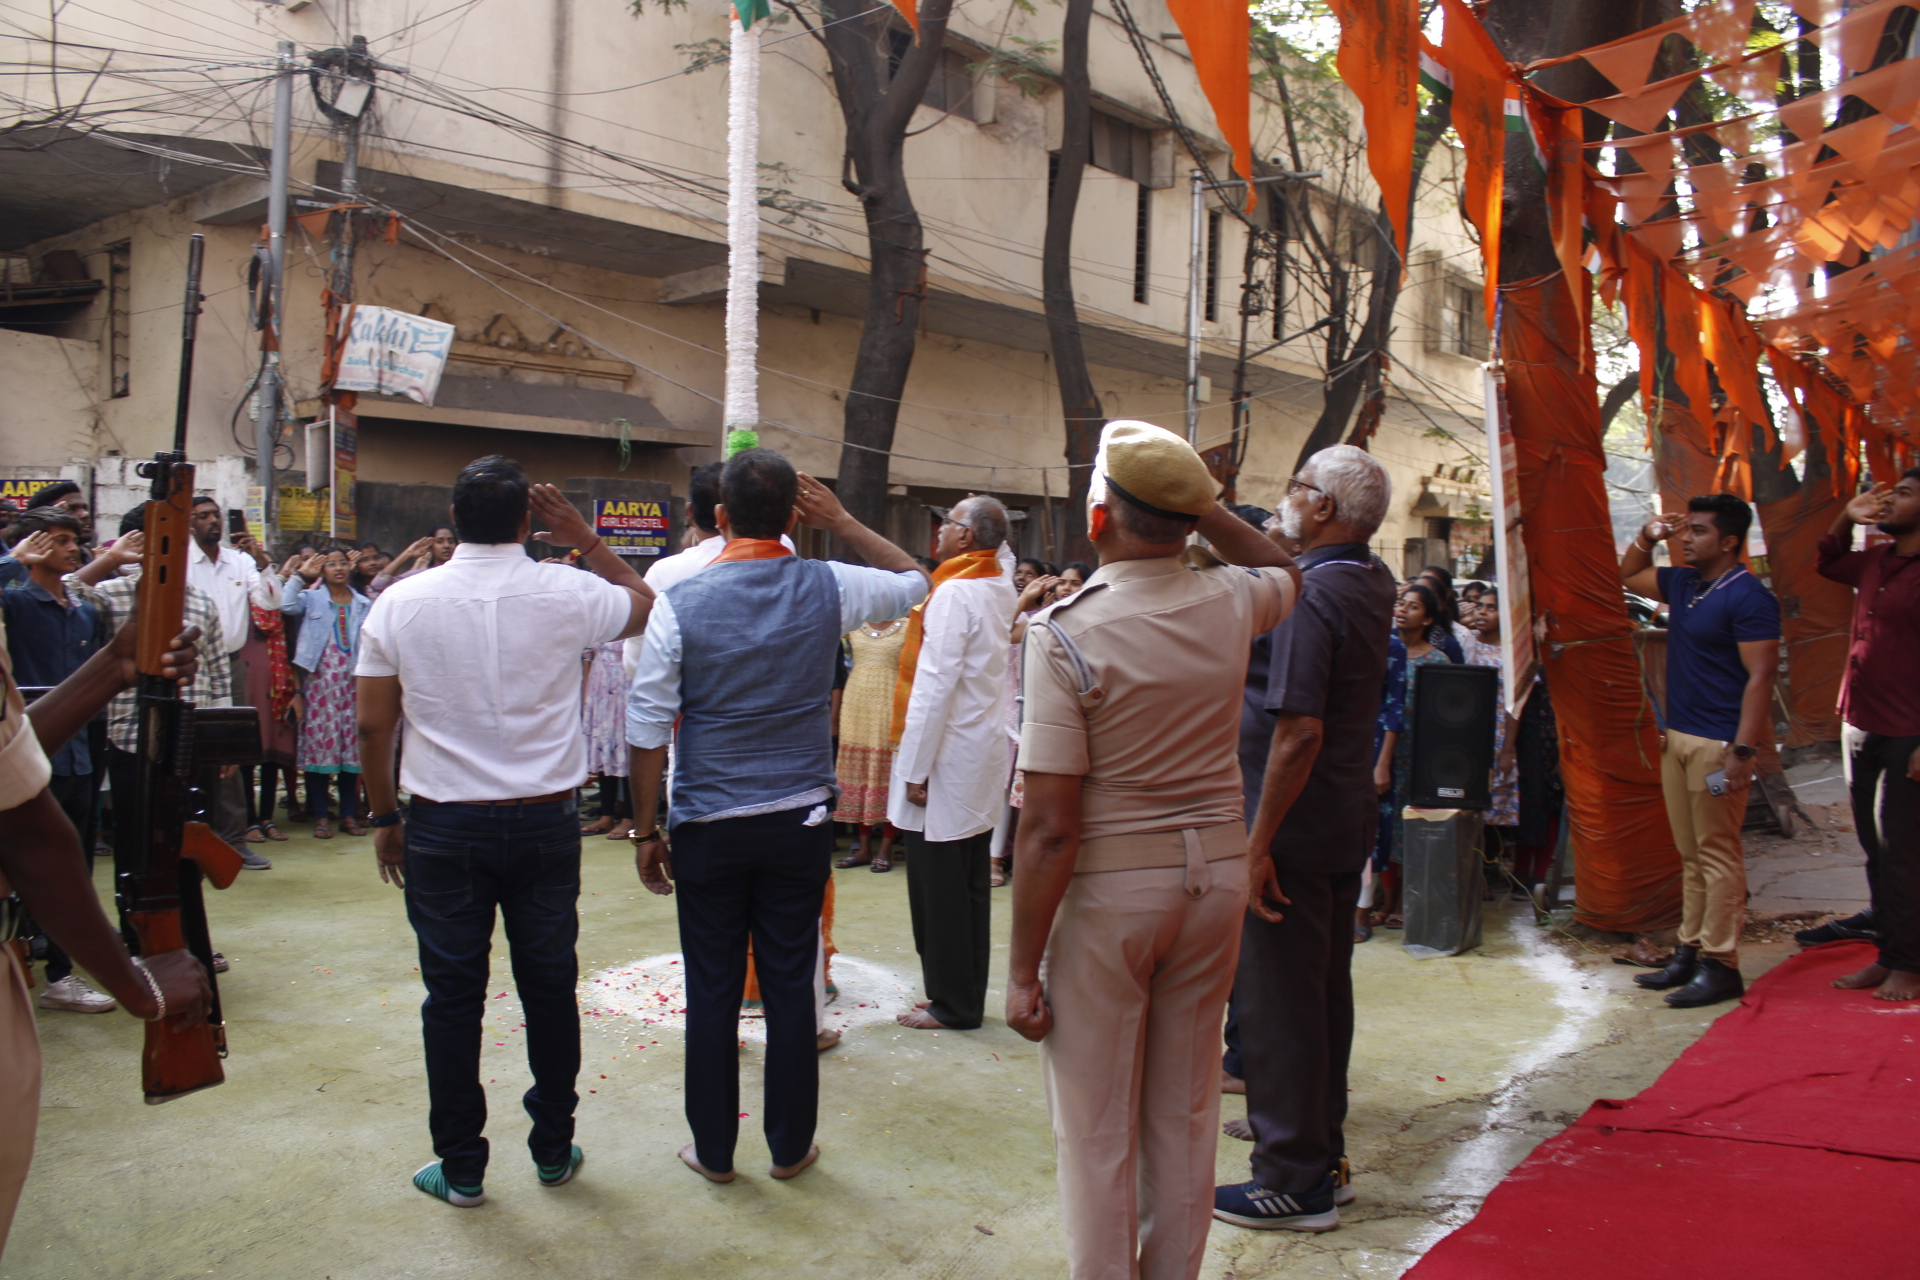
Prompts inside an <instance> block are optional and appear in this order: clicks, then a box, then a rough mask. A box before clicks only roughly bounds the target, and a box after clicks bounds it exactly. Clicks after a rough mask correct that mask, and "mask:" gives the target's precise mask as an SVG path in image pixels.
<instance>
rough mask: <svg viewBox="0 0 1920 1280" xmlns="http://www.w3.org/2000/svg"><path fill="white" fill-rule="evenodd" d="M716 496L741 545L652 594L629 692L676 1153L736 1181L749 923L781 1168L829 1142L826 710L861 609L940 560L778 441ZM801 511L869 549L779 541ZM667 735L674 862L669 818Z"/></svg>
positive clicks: (728, 477) (783, 1173) (639, 831)
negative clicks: (816, 555)
mask: <svg viewBox="0 0 1920 1280" xmlns="http://www.w3.org/2000/svg"><path fill="white" fill-rule="evenodd" d="M720 495H721V501H720V505H719V506H718V507H716V508H715V509H714V518H715V521H716V522H717V523H718V525H719V528H720V531H721V533H723V534H725V535H726V538H727V544H726V547H725V549H724V550H722V551H721V553H720V554H719V556H717V557H716V558H715V559H714V562H713V563H712V564H711V565H709V566H708V567H707V568H705V569H702V570H701V571H700V572H699V573H697V574H695V575H694V576H692V577H690V578H687V579H686V580H684V581H682V582H680V583H678V584H677V585H675V586H673V587H670V588H668V590H667V592H666V594H664V595H662V596H661V597H660V599H659V601H658V602H657V603H656V604H655V606H654V612H653V616H652V618H651V619H650V620H649V621H648V624H647V632H646V637H645V640H644V642H643V643H642V645H641V648H640V661H639V664H638V666H637V667H636V668H635V670H634V677H633V687H632V689H631V691H630V692H629V694H628V700H627V742H628V743H629V744H630V745H631V746H632V748H633V761H632V768H631V770H630V778H631V782H632V786H633V813H634V825H635V827H636V832H635V835H634V843H635V845H636V846H637V850H638V852H637V855H636V857H637V861H638V864H639V869H640V879H641V882H642V883H644V884H645V885H646V886H647V888H648V889H650V890H652V891H653V892H654V893H659V894H669V893H673V892H674V890H675V888H676V886H677V888H678V890H679V892H678V894H677V896H676V898H675V901H676V902H677V904H678V906H679V916H680V946H681V950H682V952H683V953H684V956H685V965H686V975H687V976H686V982H687V1065H686V1091H687V1123H688V1125H689V1126H690V1127H691V1128H692V1129H693V1142H691V1143H690V1144H688V1145H687V1146H686V1147H684V1148H683V1149H682V1150H681V1152H680V1158H681V1159H682V1160H684V1161H685V1162H686V1163H687V1165H688V1166H689V1167H690V1168H692V1169H693V1170H695V1171H696V1172H698V1173H700V1174H702V1175H703V1176H705V1177H707V1178H709V1179H711V1180H712V1181H714V1182H732V1181H733V1148H734V1143H735V1141H736V1140H737V1139H738V1137H739V1133H740V1120H739V1116H740V1063H739V1041H738V1039H737V1036H738V1028H739V1020H740V999H741V993H742V989H743V985H744V983H745V982H746V976H747V939H748V937H749V936H751V937H752V939H753V959H754V972H755V973H756V975H757V976H758V977H759V980H760V994H761V998H762V1000H764V1001H765V1003H766V1010H767V1070H766V1094H765V1102H764V1104H763V1106H762V1112H763V1114H764V1116H765V1120H764V1127H765V1130H766V1135H767V1146H768V1148H769V1149H770V1150H771V1152H772V1155H773V1167H772V1169H771V1173H772V1175H773V1176H774V1177H776V1178H791V1177H793V1176H794V1175H795V1174H797V1173H799V1172H800V1171H801V1170H802V1169H804V1168H806V1167H807V1166H808V1165H810V1164H812V1163H813V1161H814V1160H815V1159H816V1158H817V1157H818V1156H819V1154H820V1149H819V1148H818V1147H816V1146H815V1145H814V1144H813V1132H814V1122H815V1117H816V1113H817V1111H818V1107H819V1094H820V1066H819V1062H818V1060H817V1056H816V1049H815V1033H816V1027H815V1021H814V995H813V976H814V962H815V959H816V956H817V955H818V950H819V945H820V931H819V923H820V907H821V902H822V900H823V898H824V897H825V894H826V883H827V877H828V875H829V874H831V872H830V870H829V867H828V862H829V859H830V858H831V857H832V855H833V824H832V823H831V822H830V821H828V815H830V814H831V813H832V812H833V807H834V803H835V799H836V794H837V792H838V785H837V783H836V782H835V780H834V772H833V743H832V738H831V734H830V727H829V724H828V705H829V702H830V700H831V698H832V694H833V671H834V654H835V651H836V650H837V648H838V647H839V644H840V637H841V636H843V635H845V634H846V633H847V632H848V631H851V630H853V628H855V627H857V626H859V625H860V624H861V623H862V622H885V621H888V620H889V619H892V618H898V617H900V616H901V615H902V614H904V613H906V612H907V610H908V609H911V608H912V607H913V606H914V605H916V604H918V603H919V602H920V601H921V600H924V599H926V596H927V575H926V574H925V573H923V572H921V571H920V569H919V568H918V567H917V566H916V565H915V564H914V562H913V557H911V556H909V555H908V554H907V553H906V552H904V551H902V550H900V548H898V547H896V546H894V545H893V544H892V543H890V542H888V541H887V540H886V539H885V538H883V537H881V536H880V535H879V534H877V533H874V532H873V531H872V530H870V529H868V528H866V527H865V526H863V525H862V524H860V523H859V522H858V521H857V520H855V519H853V517H851V516H849V515H848V514H847V513H846V511H845V509H844V508H842V507H841V505H840V503H839V501H838V500H837V499H836V498H835V497H834V496H833V495H832V494H831V493H830V492H828V490H827V488H826V486H825V485H822V484H821V483H820V482H819V481H817V480H814V479H812V478H811V477H809V476H802V475H797V474H796V473H795V472H794V469H793V467H792V465H791V464H789V463H788V462H787V460H786V459H785V458H783V457H781V456H780V455H779V454H777V453H774V452H772V451H771V450H767V449H749V450H747V451H746V452H744V453H740V454H737V455H735V456H734V457H733V458H732V459H731V460H730V461H729V462H728V463H727V466H726V470H725V472H724V473H722V476H721V480H720ZM796 520H799V521H804V522H805V523H806V524H807V525H808V526H809V527H810V528H815V529H825V530H827V531H829V532H831V533H832V534H833V535H834V536H835V537H837V538H839V539H840V542H841V544H842V545H843V546H845V547H846V548H847V549H848V550H850V551H852V552H853V553H854V554H855V555H857V556H859V557H860V558H861V559H863V560H865V561H866V562H867V564H868V565H871V566H873V567H872V568H865V567H861V566H857V565H850V564H841V563H839V562H837V561H836V562H830V561H823V560H802V559H800V558H798V557H797V556H795V555H794V554H793V552H792V551H790V550H788V549H787V548H786V547H785V546H783V545H782V544H781V542H780V537H781V535H782V534H784V533H786V532H788V531H789V530H791V529H792V528H793V525H794V523H795V521H796ZM676 721H677V722H678V728H677V729H676V727H675V726H676ZM669 739H674V740H675V744H676V749H675V752H674V768H673V804H672V808H671V810H670V812H669V814H668V818H667V828H668V832H669V833H670V834H671V836H672V845H673V851H672V860H671V862H669V860H668V850H667V844H668V842H667V838H666V836H665V835H663V834H662V833H661V832H660V830H659V829H658V828H656V827H654V825H653V819H654V815H655V814H656V813H657V812H658V811H659V803H660V784H661V778H662V766H663V765H664V763H665V761H666V754H667V742H668V740H669ZM670 881H671V882H672V883H669V882H670Z"/></svg>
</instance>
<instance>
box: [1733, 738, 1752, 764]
mask: <svg viewBox="0 0 1920 1280" xmlns="http://www.w3.org/2000/svg"><path fill="white" fill-rule="evenodd" d="M1733 755H1734V758H1735V759H1737V760H1751V759H1753V748H1752V747H1750V746H1748V745H1747V744H1746V743H1744V742H1736V743H1734V744H1733Z"/></svg>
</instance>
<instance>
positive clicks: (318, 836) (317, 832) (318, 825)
mask: <svg viewBox="0 0 1920 1280" xmlns="http://www.w3.org/2000/svg"><path fill="white" fill-rule="evenodd" d="M313 838H314V839H315V840H331V839H333V827H332V825H331V824H330V823H328V821H327V820H326V819H325V818H317V819H315V820H314V824H313Z"/></svg>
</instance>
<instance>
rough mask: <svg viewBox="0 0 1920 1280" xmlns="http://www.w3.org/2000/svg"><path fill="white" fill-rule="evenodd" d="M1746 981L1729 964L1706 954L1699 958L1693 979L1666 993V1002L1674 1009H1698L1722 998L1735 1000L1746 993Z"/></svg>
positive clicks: (1717, 1002) (1716, 1002)
mask: <svg viewBox="0 0 1920 1280" xmlns="http://www.w3.org/2000/svg"><path fill="white" fill-rule="evenodd" d="M1746 990H1747V983H1746V980H1745V979H1744V978H1742V977H1741V976H1740V971H1739V970H1738V969H1736V968H1734V967H1733V966H1732V965H1730V964H1722V963H1721V962H1720V961H1718V960H1714V959H1711V958H1709V957H1706V956H1702V957H1701V958H1700V968H1699V971H1698V972H1696V973H1695V974H1694V975H1693V981H1692V982H1689V983H1688V984H1687V985H1686V986H1684V987H1682V988H1680V989H1679V990H1678V991H1674V992H1671V993H1669V994H1668V996H1667V1003H1668V1004H1670V1005H1672V1006H1673V1007H1674V1008H1676V1009H1699V1008H1702V1007H1704V1006H1706V1005H1710V1004H1719V1003H1720V1002H1721V1001H1722V1000H1737V999H1739V998H1740V997H1741V996H1743V995H1745V994H1746Z"/></svg>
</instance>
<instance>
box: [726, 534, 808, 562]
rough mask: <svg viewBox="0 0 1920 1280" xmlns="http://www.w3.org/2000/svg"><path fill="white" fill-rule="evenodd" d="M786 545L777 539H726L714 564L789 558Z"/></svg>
mask: <svg viewBox="0 0 1920 1280" xmlns="http://www.w3.org/2000/svg"><path fill="white" fill-rule="evenodd" d="M792 554H793V552H791V551H789V550H787V547H786V544H785V543H783V542H781V541H780V539H778V538H728V539H727V545H726V546H724V547H722V548H721V549H720V554H719V555H717V556H715V557H714V560H713V562H714V563H715V564H725V563H726V562H727V561H729V560H778V559H779V558H780V557H781V556H790V555H792Z"/></svg>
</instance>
